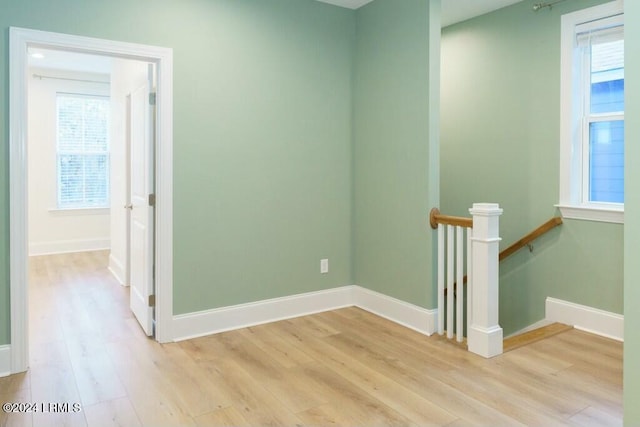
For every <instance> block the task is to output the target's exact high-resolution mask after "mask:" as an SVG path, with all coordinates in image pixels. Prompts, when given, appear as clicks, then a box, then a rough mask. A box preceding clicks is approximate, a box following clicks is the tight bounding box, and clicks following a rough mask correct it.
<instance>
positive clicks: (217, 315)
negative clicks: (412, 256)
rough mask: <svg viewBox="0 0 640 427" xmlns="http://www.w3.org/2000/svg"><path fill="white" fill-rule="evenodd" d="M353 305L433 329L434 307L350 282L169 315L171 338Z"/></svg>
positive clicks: (418, 328) (415, 327)
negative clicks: (405, 300)
mask: <svg viewBox="0 0 640 427" xmlns="http://www.w3.org/2000/svg"><path fill="white" fill-rule="evenodd" d="M353 306H355V307H359V308H361V309H363V310H366V311H369V312H371V313H373V314H376V315H378V316H380V317H384V318H385V319H388V320H390V321H392V322H395V323H398V324H400V325H402V326H405V327H407V328H410V329H413V330H415V331H418V332H420V333H423V334H425V335H431V334H433V333H434V332H435V330H436V318H437V310H428V309H425V308H422V307H418V306H416V305H413V304H409V303H407V302H404V301H400V300H398V299H395V298H392V297H389V296H387V295H383V294H381V293H378V292H374V291H371V290H369V289H365V288H362V287H360V286H355V285H353V286H343V287H339V288H333V289H327V290H323V291H317V292H309V293H304V294H298V295H291V296H286V297H281V298H272V299H268V300H263V301H256V302H251V303H247V304H238V305H234V306H229V307H221V308H216V309H213V310H204V311H199V312H195V313H187V314H180V315H177V316H174V317H173V325H174V328H173V331H174V334H175V336H174V340H175V341H182V340H186V339H191V338H196V337H201V336H205V335H211V334H216V333H219V332H225V331H230V330H234V329H240V328H246V327H249V326H255V325H260V324H264V323H269V322H277V321H279V320H285V319H291V318H294V317H299V316H306V315H309V314H314V313H319V312H323V311H329V310H337V309H339V308H345V307H353Z"/></svg>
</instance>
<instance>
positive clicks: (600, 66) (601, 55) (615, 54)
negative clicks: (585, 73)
mask: <svg viewBox="0 0 640 427" xmlns="http://www.w3.org/2000/svg"><path fill="white" fill-rule="evenodd" d="M618 111H624V40H616V41H612V42H608V43H599V44H594V45H592V46H591V113H612V112H618Z"/></svg>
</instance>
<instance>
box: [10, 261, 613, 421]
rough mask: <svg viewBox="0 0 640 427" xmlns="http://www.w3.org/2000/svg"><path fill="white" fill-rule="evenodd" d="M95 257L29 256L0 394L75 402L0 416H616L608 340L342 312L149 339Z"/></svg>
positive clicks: (170, 418)
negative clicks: (502, 332) (467, 334)
mask: <svg viewBox="0 0 640 427" xmlns="http://www.w3.org/2000/svg"><path fill="white" fill-rule="evenodd" d="M107 255H108V254H107V253H105V252H91V253H84V254H68V255H55V256H45V257H34V258H32V259H31V260H30V264H31V266H30V272H31V275H30V281H31V288H30V296H29V297H30V307H31V310H30V311H31V313H30V322H31V338H30V345H31V350H30V351H31V353H30V354H31V368H30V370H29V372H28V373H24V374H19V375H13V376H10V377H6V378H0V402H39V403H45V402H57V403H80V404H81V409H82V410H81V411H79V412H77V413H36V414H20V415H18V414H6V413H3V412H0V426H2V427H5V426H23V425H26V426H63V425H64V426H76V425H77V426H85V425H89V426H141V425H144V426H193V425H198V426H214V425H226V426H245V425H251V426H254V425H284V426H293V425H309V426H325V425H333V426H370V425H380V426H382V425H385V426H386V425H401V426H405V425H416V426H428V425H440V426H471V425H492V426H494V425H500V426H518V425H530V426H556V425H557V426H560V425H570V426H586V425H602V426H611V425H621V424H622V344H621V343H619V342H616V341H612V340H609V339H605V338H601V337H597V336H594V335H590V334H587V333H585V332H581V331H578V330H573V329H572V330H568V331H565V332H560V333H558V334H556V335H554V336H552V337H549V338H546V339H544V340H540V341H537V342H535V343H533V344H530V345H527V346H524V347H519V348H516V349H513V350H512V351H510V352H508V353H505V354H503V355H501V356H499V357H495V358H493V359H489V360H486V359H483V358H480V357H478V356H475V355H473V354H470V353H468V352H466V351H464V350H462V349H461V348H460V347H459V346H457V345H455V344H453V343H450V342H448V341H447V340H446V339H444V338H441V337H439V336H432V337H425V336H423V335H421V334H419V333H416V332H414V331H411V330H409V329H406V328H403V327H401V326H399V325H396V324H394V323H392V322H389V321H387V320H385V319H382V318H380V317H377V316H375V315H372V314H370V313H367V312H365V311H363V310H360V309H357V308H347V309H341V310H336V311H331V312H325V313H320V314H315V315H311V316H306V317H301V318H297V319H291V320H285V321H281V322H275V323H271V324H267V325H261V326H256V327H251V328H246V329H242V330H237V331H232V332H226V333H221V334H217V335H212V336H208V337H203V338H198V339H192V340H189V341H183V342H180V343H172V344H165V345H160V344H158V343H156V342H155V341H153V340H151V339H148V338H146V337H145V336H144V335H143V333H142V331H141V330H140V327H139V326H138V325H137V323H136V322H135V320H134V319H133V318H132V316H131V314H130V311H129V309H128V289H127V288H124V287H121V286H120V285H118V284H117V283H116V282H115V281H114V279H113V278H112V277H111V276H110V274H109V273H108V272H107V271H106V268H105V266H106V263H107Z"/></svg>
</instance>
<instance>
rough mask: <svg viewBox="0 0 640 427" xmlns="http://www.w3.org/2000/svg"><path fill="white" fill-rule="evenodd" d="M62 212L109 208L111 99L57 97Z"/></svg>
mask: <svg viewBox="0 0 640 427" xmlns="http://www.w3.org/2000/svg"><path fill="white" fill-rule="evenodd" d="M56 112H57V165H58V208H60V209H72V208H95V207H108V206H109V137H108V129H109V98H108V97H101V96H89V95H77V94H63V93H59V94H58V95H57V111H56Z"/></svg>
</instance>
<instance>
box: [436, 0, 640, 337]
mask: <svg viewBox="0 0 640 427" xmlns="http://www.w3.org/2000/svg"><path fill="white" fill-rule="evenodd" d="M534 3H535V1H534V0H527V1H523V2H521V3H517V4H515V5H513V6H510V7H507V8H503V9H500V10H498V11H495V12H493V13H489V14H486V15H483V16H480V17H477V18H475V19H471V20H469V21H465V22H462V23H459V24H456V25H452V26H449V27H447V28H445V29H444V30H443V34H442V97H441V99H442V103H441V114H442V122H441V123H442V126H441V132H442V139H441V171H442V172H441V201H442V203H441V207H442V209H441V210H442V211H443V212H445V213H448V214H454V215H467V216H468V208H469V207H470V206H471V204H472V203H473V202H497V203H500V205H501V207H502V208H503V209H504V214H503V215H502V217H501V218H500V234H501V237H502V238H503V240H502V243H501V247H502V248H504V247H505V246H506V245H508V244H511V243H513V242H514V241H516V240H518V239H519V238H520V237H522V235H524V234H525V233H527V232H528V231H530V230H532V229H534V228H535V227H537V226H538V225H540V224H542V223H543V222H545V221H546V220H548V219H549V218H551V217H552V216H554V215H559V212H558V211H557V210H556V208H554V204H556V203H558V193H559V190H558V186H559V143H558V138H559V137H558V135H559V133H560V120H559V116H560V17H561V15H562V14H564V13H568V12H570V11H573V10H576V9H579V8H584V7H589V6H593V5H596V4H599V3H604V1H598V0H581V1H579V2H563V3H559V4H557V5H554V6H553V8H551V10H549V9H543V10H540V11H539V12H537V13H535V12H533V11H532V6H533V4H534ZM627 22H629V21H627ZM622 242H623V226H622V225H619V224H608V223H598V222H588V221H577V220H565V221H564V224H563V225H562V226H561V227H559V228H557V229H555V230H553V231H551V232H550V233H549V234H547V235H545V236H544V237H542V238H541V239H539V240H538V241H536V242H534V244H533V246H534V252H533V253H529V251H527V250H526V249H525V250H522V251H520V252H519V253H517V254H516V255H514V256H513V257H511V258H508V259H507V260H505V261H503V262H502V263H501V264H500V268H501V274H500V322H501V324H502V327H503V328H504V330H505V334H509V333H511V332H514V331H517V330H519V329H521V328H523V327H526V326H528V325H530V324H532V323H534V322H536V321H538V320H541V319H543V318H544V314H545V313H544V302H545V298H546V297H548V296H549V297H555V298H560V299H563V300H568V301H571V302H574V303H578V304H584V305H587V306H591V307H596V308H600V309H602V310H607V311H611V312H615V313H622V311H623V269H622V265H623V264H622V257H623V243H622Z"/></svg>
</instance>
